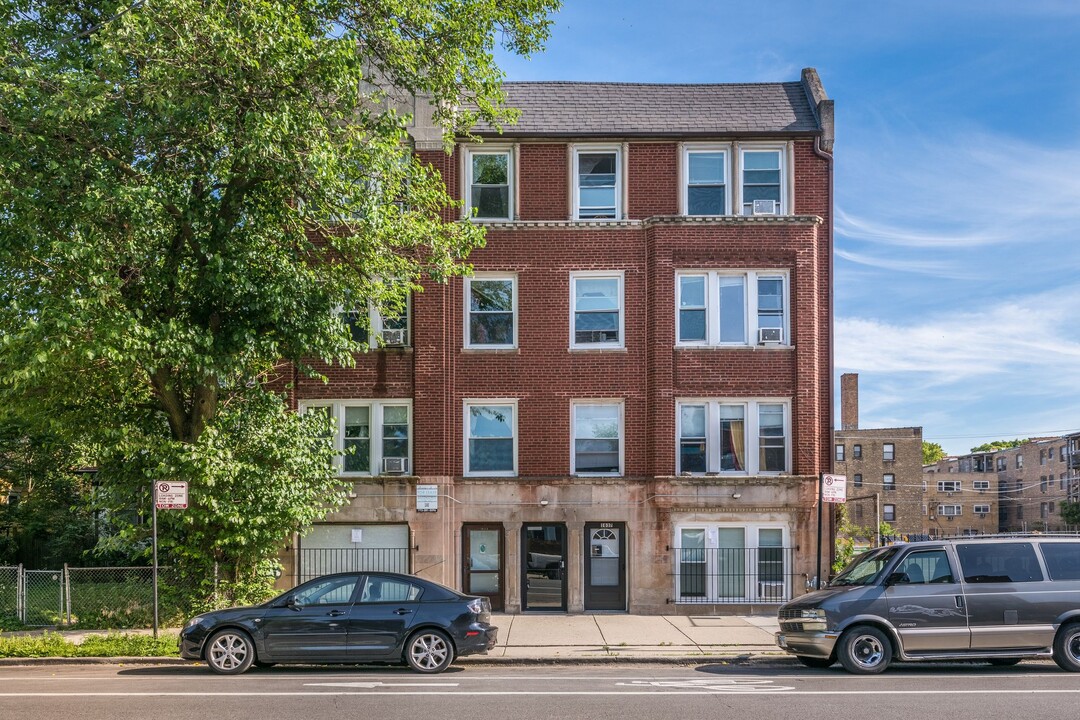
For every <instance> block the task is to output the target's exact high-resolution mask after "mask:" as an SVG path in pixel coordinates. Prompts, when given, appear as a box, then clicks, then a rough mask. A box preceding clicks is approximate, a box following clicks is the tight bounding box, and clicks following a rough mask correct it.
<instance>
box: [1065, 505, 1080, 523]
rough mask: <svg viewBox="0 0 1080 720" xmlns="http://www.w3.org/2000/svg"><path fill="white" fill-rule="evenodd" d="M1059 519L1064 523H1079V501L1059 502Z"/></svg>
mask: <svg viewBox="0 0 1080 720" xmlns="http://www.w3.org/2000/svg"><path fill="white" fill-rule="evenodd" d="M1061 519H1062V521H1063V522H1064V523H1065V524H1066V525H1080V502H1063V503H1061Z"/></svg>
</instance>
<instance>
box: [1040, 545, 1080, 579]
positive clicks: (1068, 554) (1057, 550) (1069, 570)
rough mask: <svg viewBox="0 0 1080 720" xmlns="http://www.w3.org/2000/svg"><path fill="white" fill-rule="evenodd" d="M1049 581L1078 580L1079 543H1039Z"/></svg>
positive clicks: (1079, 576)
mask: <svg viewBox="0 0 1080 720" xmlns="http://www.w3.org/2000/svg"><path fill="white" fill-rule="evenodd" d="M1039 547H1040V548H1042V554H1043V559H1044V560H1046V571H1047V572H1048V573H1050V579H1051V580H1080V543H1040V544H1039Z"/></svg>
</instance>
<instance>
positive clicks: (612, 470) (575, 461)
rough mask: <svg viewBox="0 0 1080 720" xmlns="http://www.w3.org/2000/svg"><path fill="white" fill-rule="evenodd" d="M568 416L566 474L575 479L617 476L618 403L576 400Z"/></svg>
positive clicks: (620, 408) (620, 422)
mask: <svg viewBox="0 0 1080 720" xmlns="http://www.w3.org/2000/svg"><path fill="white" fill-rule="evenodd" d="M571 415H572V422H571V432H572V433H573V438H572V442H571V445H570V468H571V470H570V471H571V472H572V473H574V474H575V475H621V474H622V457H623V449H622V436H623V405H622V402H621V401H619V402H610V401H608V402H604V401H599V400H576V401H574V402H573V403H572V405H571Z"/></svg>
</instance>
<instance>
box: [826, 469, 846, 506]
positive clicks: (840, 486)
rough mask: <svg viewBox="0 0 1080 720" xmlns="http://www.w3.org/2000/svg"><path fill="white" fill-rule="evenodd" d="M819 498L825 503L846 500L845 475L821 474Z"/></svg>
mask: <svg viewBox="0 0 1080 720" xmlns="http://www.w3.org/2000/svg"><path fill="white" fill-rule="evenodd" d="M821 500H822V502H827V503H842V502H847V476H846V475H825V476H823V477H822V480H821Z"/></svg>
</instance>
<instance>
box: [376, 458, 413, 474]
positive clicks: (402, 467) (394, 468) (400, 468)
mask: <svg viewBox="0 0 1080 720" xmlns="http://www.w3.org/2000/svg"><path fill="white" fill-rule="evenodd" d="M382 469H383V472H384V473H407V472H409V458H403V457H385V458H383V459H382Z"/></svg>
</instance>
